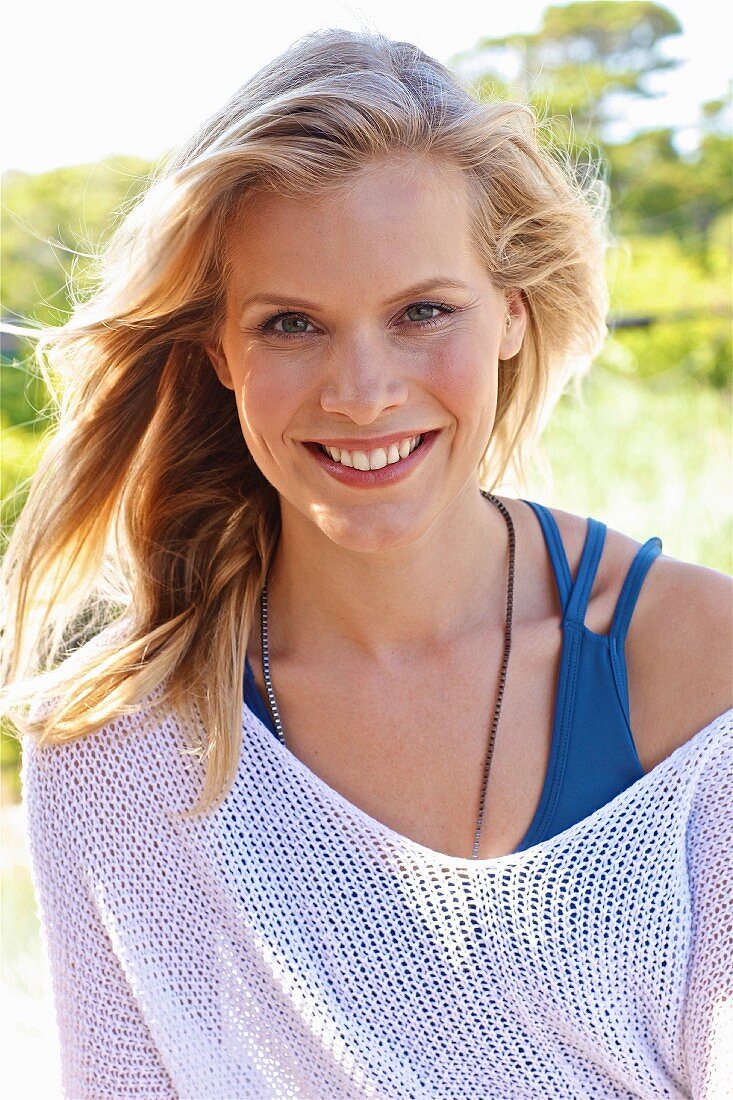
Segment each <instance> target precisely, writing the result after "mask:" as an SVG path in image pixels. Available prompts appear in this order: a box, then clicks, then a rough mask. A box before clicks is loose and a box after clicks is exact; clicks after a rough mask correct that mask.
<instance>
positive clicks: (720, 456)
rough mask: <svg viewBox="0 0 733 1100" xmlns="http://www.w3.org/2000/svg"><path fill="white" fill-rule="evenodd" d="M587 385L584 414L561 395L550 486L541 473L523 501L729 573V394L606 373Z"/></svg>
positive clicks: (550, 442)
mask: <svg viewBox="0 0 733 1100" xmlns="http://www.w3.org/2000/svg"><path fill="white" fill-rule="evenodd" d="M583 386H584V388H583V394H584V400H585V404H586V407H585V408H583V407H582V406H581V405H580V404H579V403H578V402H577V401H576V400H575V399H574V398H571V397H570V396H569V395H565V396H563V397H562V398H561V400H560V403H559V405H558V406H557V409H556V410H555V413H554V414H553V417H552V419H551V420H550V423H549V425H548V427H547V429H546V431H545V435H544V438H543V449H544V451H545V453H546V455H547V458H548V460H549V461H550V464H551V469H552V475H553V476H552V480H551V482H550V483H549V484H548V483H547V482H546V481H545V480H544V479H543V478H542V477H541V475H540V474H539V473H537V472H535V473H534V474H533V475H530V477H529V479H528V481H529V487H528V490H527V492H526V493H522V494H521V495H523V496H528V497H529V499H537V500H539V501H540V502H541V503H543V504H547V505H549V506H551V507H558V508H562V509H563V510H564V511H567V512H573V513H575V514H576V515H582V516H593V517H594V518H595V519H599V520H602V521H603V522H604V523H605V524H606V525H607V526H608V527H612V528H614V529H615V530H617V531H622V532H623V533H624V534H627V535H630V536H631V537H632V538H635V539H638V540H639V541H640V542H644V541H646V539H648V538H649V537H650V536H651V535H658V536H659V537H660V538H661V540H662V545H663V553H665V554H666V555H668V556H669V557H674V558H678V559H680V560H683V561H691V562H695V563H697V564H699V565H706V566H708V567H710V568H711V569H717V570H718V571H719V572H723V573H728V574H730V573H733V561H732V549H731V548H732V545H733V509H732V507H731V501H732V500H733V492H732V489H733V457H732V448H731V397H730V393H729V392H726V391H717V390H713V389H710V388H702V387H696V386H695V385H694V384H692V383H689V382H687V383H685V384H684V385H683V384H680V385H679V386H677V387H675V386H674V385H672V384H670V383H669V382H668V381H665V385H664V386H655V385H654V384H652V383H647V384H645V385H643V386H642V385H640V384H639V383H638V382H636V381H634V380H631V379H626V378H624V377H621V376H614V375H613V374H610V373H609V372H606V371H604V372H602V373H601V372H600V371H599V372H598V373H597V374H596V375H595V376H594V375H591V376H590V377H589V378H588V379H586V380H585V382H584V384H583Z"/></svg>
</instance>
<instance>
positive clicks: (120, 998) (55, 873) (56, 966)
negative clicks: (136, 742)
mask: <svg viewBox="0 0 733 1100" xmlns="http://www.w3.org/2000/svg"><path fill="white" fill-rule="evenodd" d="M69 749H71V750H72V753H71V754H70V753H69ZM70 756H71V758H70ZM72 759H73V745H72V746H59V747H50V748H44V749H41V750H40V751H39V750H38V749H37V747H36V746H35V744H34V743H33V742H31V740H30V739H29V738H26V739H25V741H24V745H23V772H22V774H23V800H24V802H25V805H26V812H27V821H28V842H29V848H30V854H31V867H32V875H33V883H34V887H35V891H36V897H37V900H38V906H39V914H40V918H41V927H42V936H43V941H44V944H45V948H46V951H47V955H48V961H49V965H50V971H51V982H52V988H53V996H54V1004H55V1009H56V1019H57V1025H58V1029H59V1041H60V1053H61V1068H62V1084H63V1089H64V1094H65V1095H66V1096H68V1097H73V1100H86V1098H92V1097H93V1098H94V1100H100V1098H101V1097H105V1098H107V1097H115V1098H117V1097H137V1098H140V1097H145V1098H146V1100H153V1098H159V1097H165V1098H166V1100H168V1098H174V1097H176V1092H175V1090H174V1088H173V1085H172V1083H171V1080H170V1078H169V1076H168V1074H167V1072H166V1070H165V1067H164V1065H163V1063H162V1060H161V1057H160V1055H159V1053H158V1050H157V1049H156V1046H155V1043H154V1041H153V1038H152V1036H151V1034H150V1031H149V1029H148V1027H147V1024H146V1023H145V1020H144V1019H143V1016H142V1013H141V1011H140V1008H139V1006H138V1004H137V1002H136V999H135V995H134V991H133V990H132V989H131V987H130V984H129V982H128V980H127V978H126V975H125V973H124V971H123V969H122V966H121V964H120V961H119V959H118V958H117V956H116V954H115V951H114V948H113V945H112V943H111V941H110V938H109V935H108V933H107V930H106V928H105V926H104V924H103V921H102V919H101V917H100V913H99V909H98V906H97V904H96V902H95V898H94V895H93V889H92V883H91V882H90V880H89V877H88V875H87V873H86V871H85V862H84V829H85V827H86V825H85V821H84V813H83V809H82V807H81V806H80V804H79V803H80V791H81V782H80V780H81V776H79V775H78V773H77V774H75V772H74V768H73V767H72V766H71V764H72ZM85 781H88V777H85Z"/></svg>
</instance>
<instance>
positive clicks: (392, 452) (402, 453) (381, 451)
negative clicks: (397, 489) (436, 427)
mask: <svg viewBox="0 0 733 1100" xmlns="http://www.w3.org/2000/svg"><path fill="white" fill-rule="evenodd" d="M422 438H423V437H422V436H421V435H415V436H413V437H412V439H403V440H402V441H401V442H400V443H393V444H392V445H391V446H390V447H389V448H387V449H385V448H384V447H377V449H376V450H374V451H370V452H369V453H368V454H367V453H366V452H365V451H342V450H341V449H340V448H339V447H326V446H323V447H322V449H323V450H324V451H325V452H326V454H328V455H330V457H331V458H332V459H333V460H334V461H335V462H340V463H341V464H342V465H343V466H350V467H353V469H355V470H381V469H383V467H385V466H387V465H390V466H391V465H393V464H394V463H395V462H399V460H400V459H401V458H407V456H408V455H409V454H411V453H412V452H413V451H414V450H415V447H417V445H418V443H420V442H421V441H422Z"/></svg>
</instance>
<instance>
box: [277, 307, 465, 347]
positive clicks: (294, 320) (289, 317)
mask: <svg viewBox="0 0 733 1100" xmlns="http://www.w3.org/2000/svg"><path fill="white" fill-rule="evenodd" d="M436 311H437V316H435V312H436ZM415 312H418V313H423V314H425V313H431V312H433V316H432V317H426V316H422V317H409V316H408V315H409V314H410V313H415ZM454 312H455V307H453V306H448V305H446V304H445V303H444V302H416V303H415V304H414V305H411V306H408V308H407V309H406V310H405V312H404V313H403V314H402V316H403V317H408V320H407V322H404V321H402V322H401V324H403V325H405V324H406V326H407V328H412V329H414V328H426V327H428V326H432V325H439V324H440V323H441V318H442V316H443V315H445V314H447V313H454ZM281 322H282V325H283V327H282V328H276V327H275V326H276V325H278V324H280V323H281ZM310 324H311V322H310V321H309V320H308V318H307V317H306V316H305V315H304V314H302V313H278V314H276V315H275V316H274V317H269V318H268V319H267V321H265V323H264V324H263V325H260V330H261V331H262V332H268V333H270V334H272V335H274V336H279V337H281V338H284V339H290V338H293V337H294V338H296V339H297V338H298V337H299V336H309V335H310V333H309V332H308V331H307V329H308V325H310ZM294 326H300V327H294Z"/></svg>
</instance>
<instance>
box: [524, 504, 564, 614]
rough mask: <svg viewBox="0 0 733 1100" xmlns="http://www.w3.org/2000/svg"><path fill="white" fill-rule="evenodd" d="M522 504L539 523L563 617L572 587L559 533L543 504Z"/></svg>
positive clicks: (550, 513) (549, 512)
mask: <svg viewBox="0 0 733 1100" xmlns="http://www.w3.org/2000/svg"><path fill="white" fill-rule="evenodd" d="M521 499H524V498H521ZM524 503H525V504H528V505H529V506H530V508H532V509H533V510H534V512H535V513H536V515H537V519H538V520H539V521H540V527H541V528H542V533H543V535H544V536H545V542H546V543H547V549H548V552H549V555H550V564H551V565H552V572H553V573H554V574H555V584H556V585H557V591H558V593H559V595H560V606H561V607H562V612H563V615H564V614H565V608H566V607H567V604H568V600H569V599H570V590H571V588H572V587H573V581H572V577H571V576H570V567H569V565H568V559H567V555H566V554H565V547H564V546H563V544H562V539H561V538H560V531H559V530H558V526H557V523H556V522H555V517H554V516H553V514H552V512H551V511H550V510H549V508H545V506H544V504H537V503H536V502H535V501H533V500H525V501H524Z"/></svg>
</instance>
